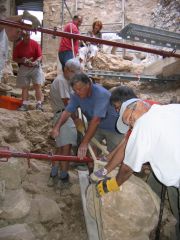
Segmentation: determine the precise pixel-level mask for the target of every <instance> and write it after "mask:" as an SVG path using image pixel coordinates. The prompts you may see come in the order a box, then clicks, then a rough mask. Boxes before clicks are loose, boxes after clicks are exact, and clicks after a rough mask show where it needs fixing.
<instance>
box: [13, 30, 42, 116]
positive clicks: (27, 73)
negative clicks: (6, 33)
mask: <svg viewBox="0 0 180 240" xmlns="http://www.w3.org/2000/svg"><path fill="white" fill-rule="evenodd" d="M22 37H23V40H21V41H20V42H19V43H18V44H17V45H16V47H15V48H14V51H13V60H14V61H15V62H17V63H18V65H19V71H18V75H17V87H19V88H21V89H22V100H23V103H22V106H21V107H20V108H19V110H20V111H27V110H28V103H29V102H28V90H29V87H30V83H31V80H32V82H33V86H34V89H35V95H36V100H37V104H36V109H37V110H41V111H43V108H42V100H43V94H42V91H41V85H42V84H43V82H44V74H43V72H42V68H41V65H40V61H41V59H42V51H41V47H40V45H39V44H38V43H37V42H36V41H34V40H32V39H30V33H29V32H26V31H23V35H22Z"/></svg>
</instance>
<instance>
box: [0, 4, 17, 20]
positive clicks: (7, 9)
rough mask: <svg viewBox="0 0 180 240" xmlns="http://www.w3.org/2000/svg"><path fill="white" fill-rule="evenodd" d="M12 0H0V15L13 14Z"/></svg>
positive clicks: (13, 5)
mask: <svg viewBox="0 0 180 240" xmlns="http://www.w3.org/2000/svg"><path fill="white" fill-rule="evenodd" d="M14 9H15V1H14V0H1V1H0V17H1V18H2V17H8V16H10V15H14V13H15V11H14Z"/></svg>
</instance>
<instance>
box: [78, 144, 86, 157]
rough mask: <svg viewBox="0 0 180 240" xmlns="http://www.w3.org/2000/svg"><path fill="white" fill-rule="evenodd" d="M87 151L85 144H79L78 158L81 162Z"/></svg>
mask: <svg viewBox="0 0 180 240" xmlns="http://www.w3.org/2000/svg"><path fill="white" fill-rule="evenodd" d="M87 150H88V144H86V143H81V144H80V146H79V148H78V157H79V158H80V159H81V160H83V158H84V157H85V156H86V153H87Z"/></svg>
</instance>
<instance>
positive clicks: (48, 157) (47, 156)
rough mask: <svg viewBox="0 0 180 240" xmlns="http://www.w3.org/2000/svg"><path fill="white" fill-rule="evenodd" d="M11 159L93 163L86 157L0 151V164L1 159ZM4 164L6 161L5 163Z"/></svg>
mask: <svg viewBox="0 0 180 240" xmlns="http://www.w3.org/2000/svg"><path fill="white" fill-rule="evenodd" d="M11 157H16V158H27V159H38V160H50V161H67V162H80V163H84V162H86V163H87V162H92V161H93V160H92V158H90V157H85V158H84V159H83V160H80V159H79V158H78V157H77V156H65V155H52V154H39V153H30V152H29V153H24V152H14V151H10V150H7V149H5V150H0V162H1V158H6V159H9V158H11ZM3 162H4V161H3Z"/></svg>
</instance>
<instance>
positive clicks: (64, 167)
mask: <svg viewBox="0 0 180 240" xmlns="http://www.w3.org/2000/svg"><path fill="white" fill-rule="evenodd" d="M71 147H72V145H71V144H68V145H65V146H63V147H60V148H57V150H56V154H58V155H65V156H70V155H71ZM60 168H61V171H64V172H67V171H68V170H69V162H65V161H62V162H60Z"/></svg>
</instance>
